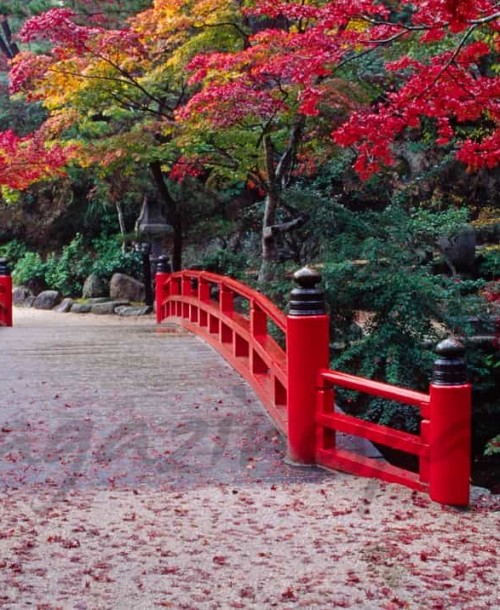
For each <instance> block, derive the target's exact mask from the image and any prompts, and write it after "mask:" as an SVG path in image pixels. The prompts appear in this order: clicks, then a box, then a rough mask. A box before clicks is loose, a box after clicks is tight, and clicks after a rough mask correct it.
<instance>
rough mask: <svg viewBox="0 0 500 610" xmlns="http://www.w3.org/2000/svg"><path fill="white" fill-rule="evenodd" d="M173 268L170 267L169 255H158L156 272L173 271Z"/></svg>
mask: <svg viewBox="0 0 500 610" xmlns="http://www.w3.org/2000/svg"><path fill="white" fill-rule="evenodd" d="M171 272H172V268H171V267H170V261H169V260H168V256H165V254H162V255H161V256H159V257H158V264H157V265H156V273H171Z"/></svg>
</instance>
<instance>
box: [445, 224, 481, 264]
mask: <svg viewBox="0 0 500 610" xmlns="http://www.w3.org/2000/svg"><path fill="white" fill-rule="evenodd" d="M437 243H438V246H439V248H440V249H441V251H442V252H443V254H444V255H445V256H446V257H447V258H448V260H449V261H450V262H451V264H452V265H453V266H454V267H455V269H456V270H457V271H458V272H460V271H472V270H473V269H474V260H475V258H476V234H475V233H474V229H473V228H472V227H467V228H465V229H463V230H462V231H460V232H459V233H457V234H456V235H452V236H450V237H440V238H439V239H438V240H437Z"/></svg>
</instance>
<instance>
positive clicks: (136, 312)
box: [115, 305, 153, 317]
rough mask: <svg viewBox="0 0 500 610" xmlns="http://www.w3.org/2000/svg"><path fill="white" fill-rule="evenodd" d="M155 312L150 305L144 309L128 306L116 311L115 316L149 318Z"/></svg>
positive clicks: (118, 308)
mask: <svg viewBox="0 0 500 610" xmlns="http://www.w3.org/2000/svg"><path fill="white" fill-rule="evenodd" d="M152 311H153V308H152V307H149V306H148V305H146V306H144V307H127V306H126V305H122V306H120V307H117V308H116V309H115V314H117V315H118V316H125V317H128V316H147V315H148V314H150V313H151V312H152Z"/></svg>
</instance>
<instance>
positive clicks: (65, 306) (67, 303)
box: [54, 298, 74, 313]
mask: <svg viewBox="0 0 500 610" xmlns="http://www.w3.org/2000/svg"><path fill="white" fill-rule="evenodd" d="M73 304H74V301H73V299H70V298H66V299H63V300H62V301H61V303H59V305H58V306H57V307H54V311H56V312H57V313H68V311H71V308H72V307H73Z"/></svg>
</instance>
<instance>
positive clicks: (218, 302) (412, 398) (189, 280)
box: [156, 261, 471, 506]
mask: <svg viewBox="0 0 500 610" xmlns="http://www.w3.org/2000/svg"><path fill="white" fill-rule="evenodd" d="M165 262H166V261H163V263H165ZM320 279H321V278H320V276H319V274H318V273H317V272H315V271H313V270H311V269H308V268H304V269H302V270H300V271H299V272H297V273H296V274H295V280H296V281H297V283H298V288H296V289H294V290H293V291H292V293H291V301H290V308H289V313H288V315H285V314H284V313H283V312H282V311H280V310H279V309H278V308H277V307H276V306H275V305H274V304H273V303H272V302H271V301H269V300H268V299H267V298H266V297H265V296H263V295H262V294H260V293H259V292H256V291H254V290H252V289H251V288H249V287H248V286H246V285H244V284H242V283H239V282H237V281H235V280H233V279H230V278H227V277H224V276H220V275H215V274H213V273H207V272H204V271H181V272H177V273H168V272H167V268H166V265H163V266H162V265H161V264H160V267H159V272H158V273H157V275H156V316H157V322H158V323H161V322H162V321H164V320H171V321H175V322H177V323H178V324H181V325H182V326H184V327H185V328H187V329H188V330H190V331H192V332H194V333H196V334H198V335H199V336H201V337H202V338H203V339H204V340H205V341H207V342H208V343H209V344H210V345H212V346H213V347H214V348H215V349H217V350H218V351H219V352H220V354H221V355H222V356H223V357H224V358H225V359H226V360H227V361H228V362H229V363H230V364H231V365H232V366H233V367H234V368H235V369H236V370H237V371H238V372H239V373H240V374H241V375H242V376H243V377H245V379H246V380H247V381H248V382H249V383H250V385H251V386H252V387H253V389H254V390H255V392H256V393H257V395H258V396H259V398H260V400H261V401H262V403H263V405H264V406H265V408H266V409H267V411H268V413H269V415H270V416H271V418H272V419H273V421H274V423H275V425H276V426H277V428H278V429H279V430H280V431H281V432H282V433H283V434H285V435H286V438H287V451H288V458H289V459H290V460H291V461H293V462H296V463H300V464H313V463H315V464H318V465H321V466H325V467H327V468H334V469H340V470H344V471H347V472H351V473H353V474H358V475H362V476H368V477H377V478H379V479H381V480H385V481H388V482H392V483H400V484H403V485H406V486H408V487H410V488H412V489H415V490H419V491H425V492H428V493H429V495H430V497H431V499H432V500H434V501H436V502H440V503H443V504H451V505H458V506H466V505H468V503H469V489H470V483H469V480H470V418H471V387H470V384H468V383H467V381H466V369H465V360H464V350H463V346H462V345H461V344H460V343H459V342H458V341H456V340H455V339H447V340H445V341H443V342H442V343H440V344H439V346H438V347H437V349H436V351H437V353H438V358H437V360H436V362H435V365H434V372H433V379H432V382H431V383H430V387H429V392H428V393H425V394H424V393H421V392H416V391H413V390H410V389H406V388H400V387H396V386H394V385H389V384H385V383H380V382H376V381H372V380H369V379H364V378H360V377H355V376H353V375H348V374H345V373H341V372H339V371H332V370H329V326H330V323H329V316H328V314H327V313H326V307H325V301H324V295H323V292H322V291H321V290H320V289H319V288H318V287H317V284H318V283H319V281H320ZM336 387H342V388H348V389H350V390H355V391H358V392H362V393H365V394H369V395H372V396H380V397H383V398H386V399H389V400H392V401H397V402H399V403H402V404H406V405H413V406H415V407H417V408H419V409H420V415H421V426H420V434H419V435H413V434H409V433H406V432H401V431H398V430H395V429H392V428H389V427H387V426H382V425H378V424H374V423H370V422H367V421H364V420H361V419H358V418H356V417H352V416H350V415H346V414H343V413H340V412H338V410H337V409H336V408H335V388H336ZM337 433H345V434H349V435H352V436H356V437H362V438H364V439H367V440H369V441H372V442H374V443H379V444H381V445H385V446H387V447H391V448H393V449H397V450H399V451H403V452H406V453H409V454H413V455H416V456H418V462H419V469H418V473H413V472H409V471H407V470H405V469H402V468H399V467H396V466H392V465H389V464H387V463H380V460H374V459H372V458H369V457H366V456H362V455H358V454H356V453H355V452H352V451H349V450H346V449H344V448H340V447H337V446H336V442H335V440H336V434H337Z"/></svg>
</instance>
